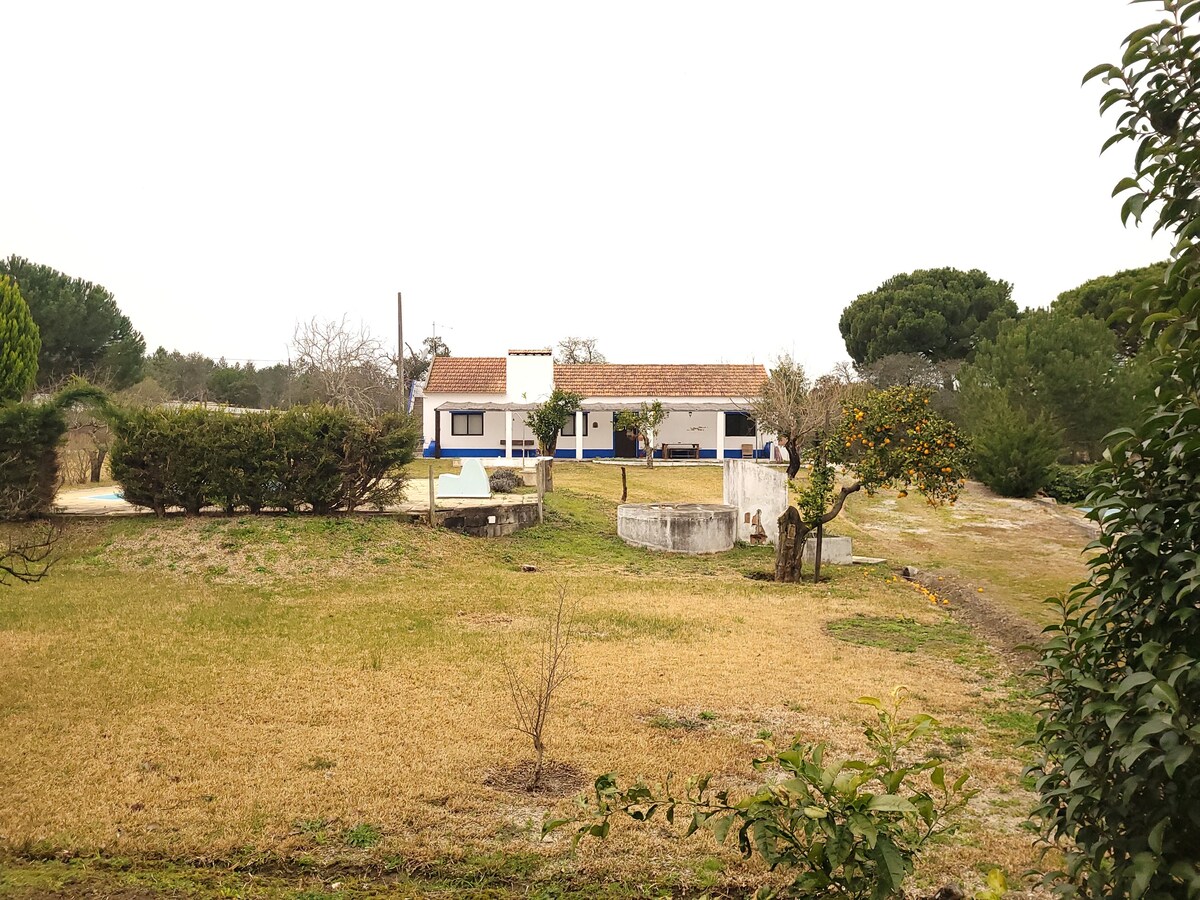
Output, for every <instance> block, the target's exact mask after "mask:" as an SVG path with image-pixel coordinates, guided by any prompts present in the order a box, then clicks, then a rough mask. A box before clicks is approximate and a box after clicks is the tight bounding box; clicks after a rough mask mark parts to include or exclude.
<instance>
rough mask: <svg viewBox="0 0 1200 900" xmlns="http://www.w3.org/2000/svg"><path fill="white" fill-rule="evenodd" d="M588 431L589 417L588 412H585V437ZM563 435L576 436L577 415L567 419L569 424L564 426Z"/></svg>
mask: <svg viewBox="0 0 1200 900" xmlns="http://www.w3.org/2000/svg"><path fill="white" fill-rule="evenodd" d="M587 433H588V417H587V413H584V414H583V435H584V437H587ZM562 436H563V437H575V417H574V416H571V418H569V419H567V424H566V425H564V426H563V430H562Z"/></svg>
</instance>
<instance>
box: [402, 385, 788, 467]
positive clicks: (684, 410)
mask: <svg viewBox="0 0 1200 900" xmlns="http://www.w3.org/2000/svg"><path fill="white" fill-rule="evenodd" d="M663 405H664V407H665V408H666V410H667V416H666V418H665V419H664V421H663V423H662V425H661V426H660V427H659V433H658V435H656V439H655V442H654V444H655V445H654V447H652V448H651V450H652V452H653V453H654V456H655V458H658V459H663V458H666V459H700V460H704V459H708V460H717V459H740V458H755V459H770V458H771V452H772V442H771V441H770V440H769V439H768V438H769V436H765V435H761V434H759V433H758V429H757V428H756V427H755V423H754V421H753V420H752V419H751V418H750V416H749V414H748V412H747V411H746V410H742V409H736V408H731V406H732V404H729V403H719V402H708V403H686V402H668V401H666V400H664V401H663ZM639 406H640V402H639V403H631V402H614V401H612V400H608V401H605V400H593V401H584V404H583V407H582V408H581V409H580V410H579V411H578V412H576V413H575V417H574V420H573V421H572V422H570V423H568V425H567V427H565V428H564V429H563V431H562V434H561V435H560V436H559V439H558V446H557V448H556V450H555V454H554V455H555V457H556V458H560V459H612V458H620V459H638V458H642V459H644V458H645V455H646V448H645V447H643V446H639V443H638V442H637V441H636V440H635V439H634V438H633V436H632V435H629V434H627V433H626V432H625V431H624V430H622V429H619V428H617V426H616V420H617V416H619V415H620V413H622V412H624V411H625V410H637V409H638V408H639ZM535 408H536V404H532V403H507V402H490V403H481V402H478V401H447V402H443V403H441V404H439V405H438V406H437V407H436V409H435V410H434V411H433V416H434V423H433V425H434V428H433V440H431V441H429V443H428V444H427V445H426V446H425V449H424V454H425V456H428V457H434V458H442V457H467V456H474V457H483V458H493V459H496V458H503V459H510V460H511V459H520V458H523V457H533V456H536V455H537V452H538V448H537V440H536V438H535V437H534V435H533V433H532V432H531V431H530V429H529V427H528V426H527V425H526V424H525V417H526V415H527V414H528V413H529V412H530V411H531V410H533V409H535ZM427 433H428V432H427Z"/></svg>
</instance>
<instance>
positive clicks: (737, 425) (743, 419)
mask: <svg viewBox="0 0 1200 900" xmlns="http://www.w3.org/2000/svg"><path fill="white" fill-rule="evenodd" d="M756 434H758V428H757V427H756V426H755V424H754V419H752V418H751V417H750V414H749V413H744V412H727V413H725V436H726V437H754V436H755V435H756Z"/></svg>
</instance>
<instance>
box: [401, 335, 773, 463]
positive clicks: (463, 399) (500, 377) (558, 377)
mask: <svg viewBox="0 0 1200 900" xmlns="http://www.w3.org/2000/svg"><path fill="white" fill-rule="evenodd" d="M766 379H767V372H766V369H765V368H764V367H763V366H762V365H758V364H754V365H725V364H719V365H659V364H650V365H623V364H616V363H601V364H593V363H587V364H582V365H559V364H556V363H555V362H554V358H553V356H552V354H551V351H549V350H510V351H508V355H507V356H498V357H464V356H439V357H436V358H435V359H434V360H433V363H432V365H431V367H430V370H429V378H428V381H427V382H426V383H425V387H424V392H423V404H422V407H423V408H422V419H423V423H424V434H425V451H424V452H425V455H426V456H450V457H453V456H480V457H506V458H513V457H523V456H535V455H536V454H537V442H536V440H535V438H534V436H533V434H532V432H531V431H530V430H529V427H528V426H527V425H526V424H525V416H526V414H527V413H528V412H529V410H531V409H533V408H534V407H535V406H536V405H537V404H539V403H541V402H542V401H543V400H545V399H546V398H547V397H548V396H549V395H550V392H551V391H552V390H554V388H556V387H557V388H561V389H563V390H565V391H573V392H574V393H576V394H579V395H581V396H582V397H583V409H582V410H581V411H580V412H578V413H577V414H576V415H575V420H574V421H573V422H570V423H568V425H567V427H566V428H564V429H563V432H562V435H561V437H560V438H559V441H558V449H557V451H556V453H555V456H557V457H561V458H568V459H595V458H602V457H622V458H624V457H628V458H633V457H636V456H643V455H644V453H645V449H644V448H639V447H638V446H637V443H636V440H635V438H634V437H633V436H632V435H629V434H627V433H625V432H624V431H621V430H619V429H618V428H617V427H616V418H617V416H618V414H619V413H620V412H621V411H623V410H627V409H637V408H638V407H639V406H640V405H641V404H642V403H643V402H653V401H655V400H658V401H660V402H661V403H662V405H663V407H664V408H665V409H666V410H667V411H668V416H667V418H666V420H665V421H664V422H663V424H662V426H661V427H660V428H659V434H658V435H657V436H656V438H655V446H654V447H653V448H652V449H653V451H654V454H655V456H658V457H662V456H663V455H664V454H665V455H666V456H668V457H695V458H699V459H719V458H726V457H741V456H743V455H750V456H754V457H757V458H769V457H770V455H771V449H772V441H773V436H772V435H762V434H759V433H758V430H757V428H756V427H755V423H754V420H753V418H752V417H751V415H750V403H751V401H752V399H753V398H754V397H756V396H757V395H758V393H759V390H760V389H761V388H762V384H763V382H764V381H766Z"/></svg>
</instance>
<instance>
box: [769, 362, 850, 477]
mask: <svg viewBox="0 0 1200 900" xmlns="http://www.w3.org/2000/svg"><path fill="white" fill-rule="evenodd" d="M867 389H868V387H867V386H866V385H864V384H863V383H862V382H858V381H854V380H853V378H852V375H851V373H850V370H849V367H848V366H841V367H839V368H835V369H834V371H832V372H830V373H829V374H828V375H822V376H821V377H820V378H818V379H817V380H816V381H815V382H814V381H812V380H810V379H809V377H808V376H807V375H806V374H805V372H804V367H803V366H802V365H800V364H799V363H797V362H796V361H795V360H794V359H792V358H791V357H790V356H782V357H780V358H779V360H778V361H777V362H776V363H775V367H774V368H773V369H771V373H770V375H769V376H768V377H767V380H766V382H765V383H764V384H763V388H762V393H760V394H759V396H758V397H757V398H756V399H755V400H754V401H753V403H752V404H751V408H752V409H753V411H754V420H755V422H757V423H758V426H759V427H760V428H762V429H763V430H765V431H773V432H775V434H776V435H777V436H778V437H779V443H780V444H782V445H783V447H784V449H785V450H787V454H788V468H787V476H788V478H795V477H796V473H797V472H799V471H800V463H801V460H802V458H803V455H804V452H805V451H806V450H807V449H808V444H809V442H810V441H811V440H812V438H813V437H814V436H815V435H816V434H817V433H818V432H819V431H820V430H821V429H823V428H824V427H825V426H826V424H827V423H829V422H831V421H836V420H837V419H838V418H840V416H841V411H842V406H843V404H845V403H846V402H848V400H849V398H850V397H852V396H853V395H854V394H855V393H857V392H861V391H864V390H867Z"/></svg>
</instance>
